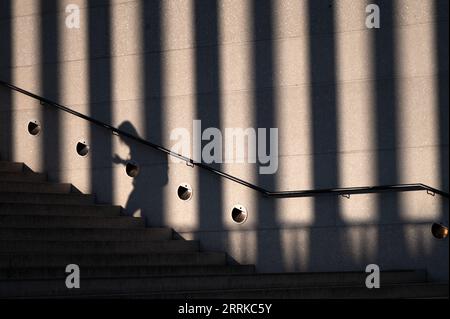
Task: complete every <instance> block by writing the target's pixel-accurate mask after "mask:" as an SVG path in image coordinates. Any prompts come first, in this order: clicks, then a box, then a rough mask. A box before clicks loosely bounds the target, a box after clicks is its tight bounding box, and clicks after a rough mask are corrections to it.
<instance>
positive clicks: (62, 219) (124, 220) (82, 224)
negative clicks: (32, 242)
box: [0, 215, 145, 228]
mask: <svg viewBox="0 0 450 319" xmlns="http://www.w3.org/2000/svg"><path fill="white" fill-rule="evenodd" d="M0 225H1V227H2V228H136V227H144V226H145V223H144V219H142V218H135V217H128V216H118V217H113V216H112V217H95V216H44V215H42V216H39V215H0Z"/></svg>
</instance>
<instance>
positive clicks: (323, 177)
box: [0, 0, 449, 279]
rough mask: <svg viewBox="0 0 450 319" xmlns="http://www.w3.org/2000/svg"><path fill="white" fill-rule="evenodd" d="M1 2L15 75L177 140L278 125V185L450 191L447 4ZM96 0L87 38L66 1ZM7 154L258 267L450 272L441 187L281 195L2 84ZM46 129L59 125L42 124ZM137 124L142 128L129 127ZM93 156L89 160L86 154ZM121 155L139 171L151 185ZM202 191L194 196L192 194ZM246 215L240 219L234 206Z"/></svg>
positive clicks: (264, 181)
mask: <svg viewBox="0 0 450 319" xmlns="http://www.w3.org/2000/svg"><path fill="white" fill-rule="evenodd" d="M373 2H375V1H370V0H367V1H365V0H338V1H331V0H330V1H325V0H320V1H317V0H310V1H307V0H273V1H261V0H253V1H251V0H217V1H216V0H203V1H194V0H161V1H139V0H102V1H87V0H40V1H36V0H1V1H0V45H1V47H0V78H1V79H2V80H6V81H10V82H12V83H14V84H15V85H17V86H19V87H23V88H25V89H27V90H29V91H32V92H36V93H38V94H42V95H43V96H45V97H47V98H50V99H53V100H55V101H58V102H60V103H61V104H64V105H67V106H69V107H71V108H72V109H74V110H76V111H78V112H81V113H84V114H87V115H90V116H92V117H94V118H96V119H99V120H101V121H104V122H107V123H111V124H112V125H114V126H121V128H124V129H125V130H129V131H130V132H133V131H134V130H135V131H136V133H137V134H139V135H140V136H141V137H143V138H145V139H148V140H149V141H152V142H156V143H161V144H162V145H164V146H166V147H168V148H170V147H171V146H172V145H173V141H171V140H170V132H171V130H172V129H174V128H179V127H184V128H187V129H188V130H190V131H191V132H192V121H193V120H194V119H201V120H202V125H203V127H204V128H206V127H209V126H212V127H218V128H222V129H224V128H227V127H241V128H247V127H259V128H270V127H277V128H279V142H280V144H279V153H280V154H279V155H280V156H279V170H278V172H277V173H276V174H274V175H260V174H258V166H257V165H255V164H242V163H235V164H222V165H217V168H220V169H222V170H224V171H225V172H227V173H230V174H233V175H235V176H237V177H240V178H242V179H245V180H248V181H250V182H252V183H255V184H258V185H261V186H263V187H265V188H268V189H271V190H295V189H315V188H330V187H347V186H370V185H380V184H396V183H417V182H420V183H425V184H428V185H431V186H433V187H436V188H440V189H443V190H446V191H448V188H449V187H448V132H449V131H448V74H449V73H448V70H449V69H448V1H432V0H395V1H390V0H389V1H377V2H376V3H378V5H379V6H380V9H381V28H380V29H367V27H366V26H365V19H366V15H367V13H366V12H365V8H366V5H367V4H370V3H373ZM67 4H77V5H79V7H80V10H81V11H80V14H81V25H80V29H68V28H66V26H65V19H66V16H67V13H65V7H66V5H67ZM0 98H1V100H0V121H1V130H0V134H1V135H0V139H1V146H0V151H1V156H2V157H3V158H4V159H10V160H15V161H23V162H25V163H26V164H27V165H29V166H30V167H31V168H32V169H34V170H36V171H46V172H48V173H49V176H50V178H51V180H54V181H64V182H71V183H73V184H74V185H75V186H76V187H77V188H79V189H80V190H82V191H83V192H94V193H96V194H97V198H98V200H99V202H106V203H115V204H119V205H123V207H125V209H126V212H127V213H128V214H133V213H134V214H135V215H140V216H142V217H144V218H146V220H147V223H148V225H150V226H160V225H167V226H170V227H173V228H174V229H175V230H176V231H177V232H178V233H180V235H181V236H183V237H184V238H198V239H200V240H201V244H202V247H203V248H204V249H213V250H226V251H227V252H228V253H229V254H230V258H232V259H234V260H236V261H237V262H239V263H256V264H257V267H258V270H260V271H291V270H301V271H338V270H361V269H364V268H365V266H366V265H367V264H370V263H377V264H379V265H380V267H381V268H382V269H393V268H427V269H428V270H429V271H430V273H431V275H432V277H433V278H447V279H448V240H445V241H437V240H435V239H434V238H432V236H431V234H430V226H431V223H432V222H434V221H443V222H446V223H448V200H442V199H441V198H440V197H439V196H434V197H433V196H430V195H428V194H426V193H425V192H410V193H401V194H383V195H375V194H368V195H354V196H352V197H351V198H350V199H347V198H343V197H317V198H298V199H295V198H292V199H279V200H273V199H267V198H263V197H261V196H259V195H258V194H256V193H255V192H254V191H251V190H249V189H246V188H245V187H243V186H240V185H238V184H235V183H233V182H231V181H228V180H224V179H220V178H218V177H216V176H213V175H211V174H209V173H207V172H204V171H201V170H200V169H198V168H191V167H188V166H186V165H185V164H184V163H174V162H173V161H172V160H171V159H168V158H167V157H165V156H163V155H161V154H158V153H157V152H155V151H153V150H151V149H147V148H146V147H143V146H141V145H139V144H136V143H134V142H131V141H128V140H121V138H119V137H117V136H114V135H111V134H110V133H109V132H108V131H106V130H104V129H102V128H99V127H93V126H91V125H89V124H87V123H86V122H85V121H83V120H79V119H77V118H74V117H73V116H71V115H68V114H64V113H62V112H58V111H55V110H53V109H52V108H51V107H48V106H45V107H44V106H40V105H39V103H37V102H36V101H34V100H32V99H30V98H27V97H24V96H23V95H20V94H16V93H12V92H10V91H8V90H5V89H0ZM30 120H38V121H39V122H40V123H41V125H42V127H43V131H42V133H41V134H40V135H38V136H31V135H29V134H28V132H27V124H28V122H29V121H30ZM126 121H128V122H129V123H131V125H129V124H125V125H124V124H123V123H124V122H126ZM79 140H84V141H86V142H87V143H88V144H89V145H90V147H91V151H90V153H89V155H88V156H87V157H84V158H82V157H79V156H78V155H77V153H76V152H75V145H76V143H77V142H78V141H79ZM116 154H118V155H119V156H120V157H122V158H125V159H126V158H131V159H132V160H134V161H136V162H138V163H139V164H140V167H141V173H140V175H139V176H138V177H137V178H136V179H134V180H133V179H131V178H129V177H128V176H127V175H126V174H125V169H124V166H123V165H122V164H116V163H115V161H114V160H113V159H114V157H115V155H116ZM183 182H187V183H189V184H191V185H192V187H193V190H194V196H193V198H192V199H191V200H190V201H187V202H184V201H181V200H179V199H178V198H177V193H176V190H177V186H178V185H179V184H180V183H183ZM237 203H239V204H242V205H245V206H246V207H247V209H248V211H249V218H248V220H247V221H246V222H245V223H244V224H241V225H238V224H235V223H234V222H233V221H232V219H231V215H230V213H231V209H232V207H233V206H234V205H235V204H237Z"/></svg>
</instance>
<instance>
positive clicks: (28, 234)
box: [0, 226, 173, 242]
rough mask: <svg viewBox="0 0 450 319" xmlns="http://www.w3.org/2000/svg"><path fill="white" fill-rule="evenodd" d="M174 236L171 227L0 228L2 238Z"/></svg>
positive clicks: (136, 238)
mask: <svg viewBox="0 0 450 319" xmlns="http://www.w3.org/2000/svg"><path fill="white" fill-rule="evenodd" d="M172 236H173V231H172V229H170V228H134V229H133V231H130V229H126V228H123V229H121V228H3V226H2V228H0V240H50V241H51V240H53V241H55V240H57V241H65V242H72V241H83V240H85V241H96V240H98V241H152V240H169V239H172Z"/></svg>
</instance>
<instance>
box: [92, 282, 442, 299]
mask: <svg viewBox="0 0 450 319" xmlns="http://www.w3.org/2000/svg"><path fill="white" fill-rule="evenodd" d="M448 296H449V286H448V283H447V282H446V283H412V284H393V285H384V286H381V287H380V288H379V289H367V288H366V287H355V286H347V287H339V286H336V287H307V288H270V289H267V288H263V289H229V290H210V291H189V292H187V291H184V292H183V291H180V292H173V293H147V294H124V293H122V294H117V295H115V296H113V295H111V294H108V295H106V294H105V295H103V296H101V295H97V296H94V295H90V296H89V297H90V298H94V297H103V298H105V297H107V298H145V299H180V300H182V299H184V300H186V299H206V298H207V299H372V298H378V299H380V298H384V299H386V298H389V299H399V298H402V299H404V298H448Z"/></svg>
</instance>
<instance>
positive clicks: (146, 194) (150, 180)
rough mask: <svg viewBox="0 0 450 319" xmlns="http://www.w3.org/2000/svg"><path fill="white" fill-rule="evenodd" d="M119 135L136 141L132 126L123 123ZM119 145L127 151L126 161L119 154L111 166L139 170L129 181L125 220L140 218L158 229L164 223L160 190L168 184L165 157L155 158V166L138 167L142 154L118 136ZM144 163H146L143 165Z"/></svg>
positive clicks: (137, 148)
mask: <svg viewBox="0 0 450 319" xmlns="http://www.w3.org/2000/svg"><path fill="white" fill-rule="evenodd" d="M118 128H119V130H120V131H123V132H127V133H129V134H132V135H134V136H136V137H138V136H139V134H138V133H137V130H136V128H135V127H134V125H133V124H132V123H131V122H129V121H124V122H122V123H121V124H120V126H119V127H118ZM119 138H120V141H121V143H125V144H126V146H127V147H128V148H129V153H128V156H127V158H122V157H121V156H120V155H119V154H115V155H114V156H113V162H114V163H115V164H118V165H124V167H125V168H126V167H127V164H130V163H134V164H137V166H138V167H139V169H138V175H137V176H136V177H133V189H132V191H131V193H130V194H129V196H128V200H127V202H126V204H125V208H124V213H125V215H128V216H135V217H142V218H144V219H145V221H146V224H147V225H149V224H151V225H153V226H161V225H162V224H163V222H164V220H163V219H164V218H163V215H164V214H163V213H164V212H163V211H162V209H161V207H163V202H162V201H163V199H162V196H161V193H162V188H163V187H164V186H165V185H166V184H167V182H168V169H169V167H168V163H167V155H165V154H158V155H159V156H158V158H157V159H156V163H155V162H154V161H152V163H150V164H148V165H145V164H144V165H142V166H139V163H146V161H145V158H144V156H145V154H146V153H145V152H143V151H142V147H140V145H138V143H136V142H135V141H133V140H131V139H129V138H127V137H124V136H121V135H119ZM147 162H148V161H147Z"/></svg>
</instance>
